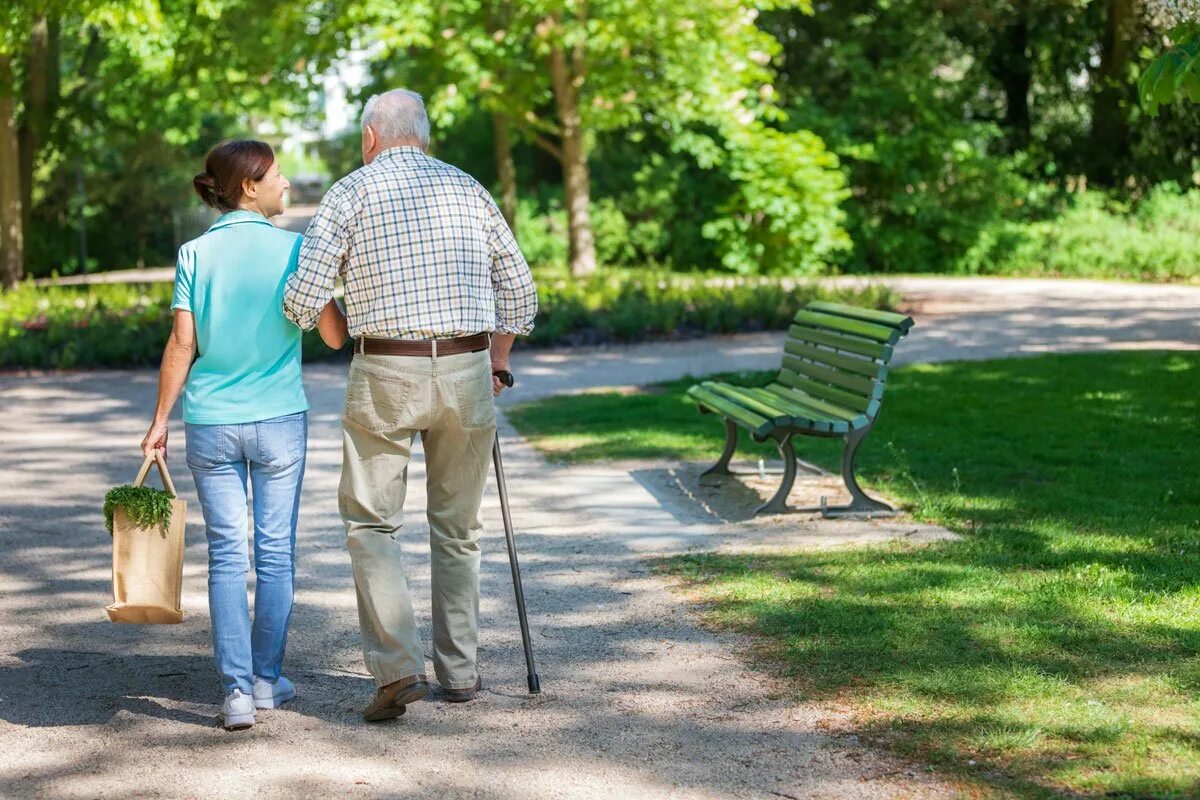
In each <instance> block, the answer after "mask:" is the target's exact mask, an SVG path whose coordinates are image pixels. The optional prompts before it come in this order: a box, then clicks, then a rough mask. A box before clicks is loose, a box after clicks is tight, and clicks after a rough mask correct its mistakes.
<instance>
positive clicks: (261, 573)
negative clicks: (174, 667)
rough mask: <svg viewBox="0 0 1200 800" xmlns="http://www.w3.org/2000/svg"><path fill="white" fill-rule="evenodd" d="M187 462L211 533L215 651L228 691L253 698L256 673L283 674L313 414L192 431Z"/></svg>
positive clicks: (272, 677)
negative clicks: (249, 494)
mask: <svg viewBox="0 0 1200 800" xmlns="http://www.w3.org/2000/svg"><path fill="white" fill-rule="evenodd" d="M186 431H187V463H188V467H190V468H191V470H192V477H193V478H194V479H195V481H196V493H197V494H198V495H199V496H200V508H201V510H202V511H203V513H204V527H205V533H206V535H207V537H208V607H209V613H210V614H211V616H212V629H213V651H214V654H215V656H216V662H217V672H218V673H220V676H221V685H222V687H223V688H224V690H225V693H226V694H228V693H230V692H232V691H233V690H234V689H241V690H242V692H244V693H245V694H250V692H251V691H252V689H253V686H254V676H255V675H258V676H260V677H262V678H265V679H266V680H268V681H274V680H276V679H278V678H279V672H280V669H281V668H282V665H283V651H284V645H285V644H286V642H287V629H288V620H289V619H290V618H291V615H292V591H293V585H294V583H295V577H296V561H295V552H296V517H297V514H298V512H299V510H300V484H301V482H302V480H303V478H304V455H305V450H306V448H307V445H308V414H307V413H306V412H300V413H299V414H288V415H287V416H283V417H275V418H274V419H267V420H263V421H261V422H248V423H245V424H241V425H187V426H186ZM247 475H249V478H250V484H251V486H252V488H253V495H254V575H255V578H256V584H255V591H254V624H253V626H251V623H250V608H249V604H248V603H247V600H246V573H247V572H248V571H249V556H248V554H247V552H246V551H247V547H246V533H247V524H248V520H247V498H246V478H247Z"/></svg>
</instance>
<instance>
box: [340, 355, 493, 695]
mask: <svg viewBox="0 0 1200 800" xmlns="http://www.w3.org/2000/svg"><path fill="white" fill-rule="evenodd" d="M418 431H419V432H420V433H421V441H422V443H423V447H424V450H425V470H426V476H427V481H426V483H427V496H428V511H427V517H428V520H429V549H430V559H431V564H432V594H433V598H432V611H433V668H434V673H435V674H436V675H437V678H438V681H439V682H440V683H441V684H442V686H444V687H447V688H451V689H463V688H467V687H471V686H474V685H475V680H476V678H477V677H478V671H477V668H476V663H475V655H476V648H477V644H478V640H479V634H478V627H479V535H480V533H481V532H482V528H483V525H482V522H481V521H480V519H479V504H480V500H481V498H482V496H483V487H484V483H485V482H486V480H487V471H488V463H489V459H490V457H491V453H492V442H493V441H494V439H495V435H496V407H495V405H494V401H493V398H492V371H491V360H490V359H489V357H488V353H487V351H486V350H485V351H481V352H478V353H462V354H459V355H453V356H439V357H434V358H424V357H410V356H369V355H357V354H356V355H355V356H354V361H353V362H352V363H351V365H350V375H349V378H348V380H347V383H346V406H345V410H344V412H343V415H342V442H343V446H344V453H343V462H342V480H341V486H340V487H339V489H338V508H339V510H340V511H341V515H342V521H343V522H344V523H345V524H346V534H347V547H348V548H349V550H350V560H351V564H352V567H353V570H354V587H355V591H356V593H357V597H358V617H359V624H360V626H361V628H362V642H363V660H364V661H365V662H366V666H367V670H368V671H369V672H370V673H371V675H372V676H373V677H374V678H375V682H376V684H377V685H379V686H384V685H386V684H388V683H392V682H394V681H398V680H401V679H404V678H410V677H412V676H415V675H421V676H422V677H423V676H424V673H425V655H424V651H423V649H422V647H421V637H420V635H419V633H418V631H417V627H416V624H415V622H414V619H413V606H412V598H411V596H410V595H409V591H408V582H407V581H406V580H405V577H404V565H403V563H402V560H401V555H400V541H399V535H400V530H401V528H402V527H403V506H404V496H405V491H406V489H407V481H408V464H409V461H410V460H411V457H412V445H413V439H414V436H415V435H416V433H417V432H418Z"/></svg>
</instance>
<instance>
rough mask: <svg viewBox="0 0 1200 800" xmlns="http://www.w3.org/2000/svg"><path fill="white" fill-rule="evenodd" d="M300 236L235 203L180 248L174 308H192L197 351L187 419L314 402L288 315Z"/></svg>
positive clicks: (238, 417) (205, 420) (206, 421)
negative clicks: (287, 287) (287, 294)
mask: <svg viewBox="0 0 1200 800" xmlns="http://www.w3.org/2000/svg"><path fill="white" fill-rule="evenodd" d="M300 240H301V237H300V234H298V233H292V232H290V231H285V230H280V229H279V228H276V227H275V226H274V225H272V224H271V223H270V222H269V221H268V220H267V218H266V217H264V216H262V215H261V214H258V213H256V212H253V211H232V212H230V213H228V214H225V215H223V216H222V217H221V218H220V219H218V220H217V221H216V223H215V224H214V225H213V226H212V227H211V228H209V229H208V231H207V232H205V233H204V234H203V235H202V236H200V237H199V238H197V239H193V240H192V241H190V242H188V243H187V244H185V245H183V247H181V248H179V262H178V264H177V265H176V267H175V295H174V297H173V298H172V300H171V308H178V309H182V310H183V311H190V312H192V314H193V315H194V317H195V319H196V350H197V353H198V354H199V356H198V358H197V359H196V361H195V363H194V364H192V370H191V372H190V373H189V374H188V380H187V386H186V388H185V389H184V393H183V421H184V422H189V423H194V424H197V425H232V424H236V423H243V422H257V421H259V420H264V419H271V418H272V417H281V416H284V415H285V414H295V413H297V412H300V411H307V410H308V400H307V398H305V396H304V385H303V383H302V382H301V373H300V336H301V332H300V329H299V328H297V327H296V326H295V325H293V324H292V323H291V322H289V321H288V319H287V318H286V317H284V316H283V287H284V283H285V282H286V281H287V277H288V275H290V274H291V273H292V272H294V271H295V270H296V258H297V256H298V254H299V252H300Z"/></svg>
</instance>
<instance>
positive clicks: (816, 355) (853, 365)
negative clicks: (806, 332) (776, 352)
mask: <svg viewBox="0 0 1200 800" xmlns="http://www.w3.org/2000/svg"><path fill="white" fill-rule="evenodd" d="M783 349H784V351H785V352H787V353H790V354H791V355H794V356H797V357H799V358H803V359H806V360H808V361H815V362H817V363H818V364H827V365H829V366H831V367H835V368H837V369H844V370H846V371H848V372H853V373H855V374H858V375H866V376H867V377H868V378H874V377H875V376H877V375H879V372H880V370H881V369H883V370H886V369H887V367H881V366H880V365H879V364H878V363H877V362H876V361H875V360H874V359H871V358H861V357H859V356H855V355H847V354H845V353H840V352H838V351H837V350H832V349H830V348H828V347H818V346H816V345H813V344H809V343H808V342H806V341H804V340H803V339H788V340H787V341H786V342H785V343H784V345H783Z"/></svg>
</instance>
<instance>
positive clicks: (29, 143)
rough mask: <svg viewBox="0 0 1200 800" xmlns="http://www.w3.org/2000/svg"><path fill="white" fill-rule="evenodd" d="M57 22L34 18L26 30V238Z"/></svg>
mask: <svg viewBox="0 0 1200 800" xmlns="http://www.w3.org/2000/svg"><path fill="white" fill-rule="evenodd" d="M58 30H59V26H58V22H57V20H55V21H54V22H51V21H49V20H47V19H46V17H45V16H39V17H37V18H36V19H34V21H33V26H32V27H31V28H30V32H29V45H28V50H27V59H28V61H27V64H28V67H27V69H26V70H25V98H24V99H25V108H24V113H23V114H22V118H21V126H20V128H19V130H18V134H17V136H18V139H17V141H18V145H17V149H18V152H19V157H20V159H21V230H22V233H23V234H24V237H25V239H26V241H28V239H29V217H30V213H31V212H32V210H33V167H34V164H35V163H36V161H37V154H38V148H40V147H41V146H42V144H43V143H44V142H45V141H46V138H47V137H48V135H49V128H50V118H51V115H52V113H53V107H52V103H53V101H54V96H53V94H52V91H56V90H57V84H58V81H57V73H58V63H57V62H58Z"/></svg>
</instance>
